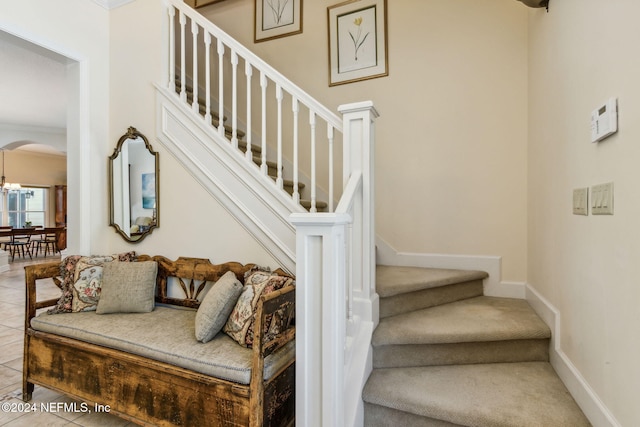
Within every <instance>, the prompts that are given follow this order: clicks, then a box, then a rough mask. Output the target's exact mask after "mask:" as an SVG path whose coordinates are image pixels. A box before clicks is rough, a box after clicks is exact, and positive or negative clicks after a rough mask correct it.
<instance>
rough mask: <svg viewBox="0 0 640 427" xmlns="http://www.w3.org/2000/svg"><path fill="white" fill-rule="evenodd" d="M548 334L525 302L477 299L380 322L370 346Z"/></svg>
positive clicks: (518, 300)
mask: <svg viewBox="0 0 640 427" xmlns="http://www.w3.org/2000/svg"><path fill="white" fill-rule="evenodd" d="M550 336H551V331H550V330H549V328H548V327H547V325H546V324H545V323H544V322H543V321H542V320H541V319H540V318H539V317H538V316H537V315H536V313H535V312H534V311H533V309H532V308H531V307H530V306H529V304H528V303H527V302H526V301H525V300H520V299H511V298H497V297H487V296H480V297H475V298H469V299H465V300H461V301H456V302H452V303H448V304H443V305H439V306H435V307H430V308H425V309H422V310H416V311H412V312H409V313H404V314H399V315H396V316H391V317H387V318H384V319H380V323H379V325H378V327H377V328H376V330H375V331H374V333H373V341H372V343H373V345H374V347H376V346H382V345H405V344H444V343H460V342H488V341H500V340H523V339H547V338H549V337H550Z"/></svg>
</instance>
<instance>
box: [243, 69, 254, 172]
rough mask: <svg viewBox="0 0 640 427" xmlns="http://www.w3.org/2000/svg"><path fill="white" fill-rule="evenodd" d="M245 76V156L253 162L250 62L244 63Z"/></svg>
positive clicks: (251, 73) (251, 71)
mask: <svg viewBox="0 0 640 427" xmlns="http://www.w3.org/2000/svg"><path fill="white" fill-rule="evenodd" d="M244 74H245V75H246V76H247V132H246V135H247V136H246V138H247V151H245V156H246V158H247V160H248V161H250V162H252V161H253V154H252V152H251V140H252V138H251V77H252V75H253V67H251V63H250V62H249V61H245V63H244Z"/></svg>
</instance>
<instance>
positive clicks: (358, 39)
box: [327, 0, 389, 86]
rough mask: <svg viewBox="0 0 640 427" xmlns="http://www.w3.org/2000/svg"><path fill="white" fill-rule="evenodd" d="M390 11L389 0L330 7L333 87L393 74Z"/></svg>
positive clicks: (364, 0)
mask: <svg viewBox="0 0 640 427" xmlns="http://www.w3.org/2000/svg"><path fill="white" fill-rule="evenodd" d="M386 9H387V1H386V0H350V1H347V2H344V3H340V4H336V5H334V6H330V7H329V8H327V17H328V22H329V86H335V85H339V84H344V83H352V82H357V81H360V80H366V79H373V78H376V77H382V76H387V75H389V68H388V64H387V62H388V54H387V10H386Z"/></svg>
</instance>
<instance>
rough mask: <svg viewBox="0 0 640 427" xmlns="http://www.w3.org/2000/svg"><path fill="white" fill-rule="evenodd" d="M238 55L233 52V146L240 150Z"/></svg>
mask: <svg viewBox="0 0 640 427" xmlns="http://www.w3.org/2000/svg"><path fill="white" fill-rule="evenodd" d="M237 73H238V54H237V53H236V52H235V51H233V50H232V51H231V82H232V85H231V145H233V147H234V148H238V75H237Z"/></svg>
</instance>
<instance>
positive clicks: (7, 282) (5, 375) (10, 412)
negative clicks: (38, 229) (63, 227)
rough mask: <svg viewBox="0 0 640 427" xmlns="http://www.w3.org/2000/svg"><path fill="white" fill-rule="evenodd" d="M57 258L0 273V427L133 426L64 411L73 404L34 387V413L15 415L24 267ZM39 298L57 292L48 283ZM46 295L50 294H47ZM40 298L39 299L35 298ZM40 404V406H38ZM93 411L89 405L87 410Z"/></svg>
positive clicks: (19, 386)
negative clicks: (35, 409)
mask: <svg viewBox="0 0 640 427" xmlns="http://www.w3.org/2000/svg"><path fill="white" fill-rule="evenodd" d="M59 260H60V258H59V257H57V258H56V257H48V258H47V259H46V260H45V259H43V258H40V259H38V260H34V261H19V260H18V259H16V260H15V261H14V262H12V263H10V270H9V271H7V272H4V273H0V426H3V427H4V426H9V427H33V426H52V427H57V426H86V427H89V426H100V427H108V426H114V427H119V426H133V425H134V424H132V423H130V422H128V421H127V420H124V419H121V418H118V417H117V416H115V415H112V414H108V413H104V412H94V411H92V412H91V413H89V412H83V411H82V410H83V409H85V408H84V407H82V406H81V404H80V403H79V402H75V403H76V405H77V406H76V408H77V410H76V411H67V412H65V410H64V409H65V408H64V406H65V404H67V405H66V406H67V408H71V407H72V406H71V404H73V403H74V401H73V400H72V399H70V398H68V397H65V396H63V395H61V394H59V393H56V392H54V391H52V390H48V389H46V388H43V387H39V386H36V388H35V390H34V393H33V400H32V401H31V402H30V403H35V404H36V405H35V407H36V408H37V409H38V410H37V411H34V412H25V411H22V412H19V411H18V412H16V411H17V410H18V409H21V408H22V406H20V405H21V404H22V403H23V402H22V399H21V398H22V352H23V339H24V338H23V337H24V304H25V291H24V266H25V265H27V264H29V263H38V262H48V261H59ZM43 293H44V294H45V295H43V297H42V299H45V298H54V297H55V296H57V295H58V293H59V291H57V288H56V287H55V286H54V285H53V283H51V286H50V287H45V288H44V289H43ZM49 294H50V295H49ZM39 299H40V297H39ZM41 403H42V404H43V405H41ZM42 408H44V409H46V410H44V411H41V410H40V409H42ZM92 408H93V403H91V404H90V405H89V409H92Z"/></svg>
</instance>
